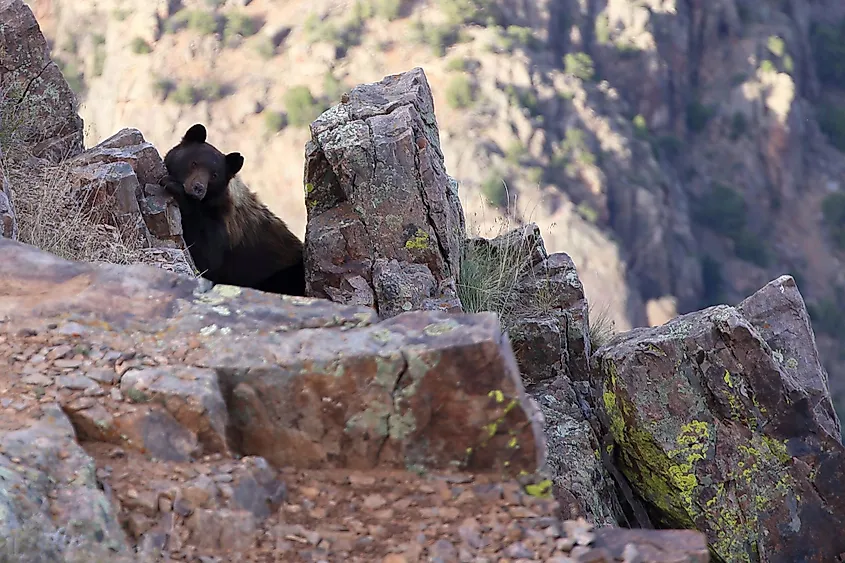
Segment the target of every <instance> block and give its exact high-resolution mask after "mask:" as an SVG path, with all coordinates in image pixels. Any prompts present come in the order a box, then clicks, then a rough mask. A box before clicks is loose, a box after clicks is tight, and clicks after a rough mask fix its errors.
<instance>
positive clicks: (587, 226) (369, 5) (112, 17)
mask: <svg viewBox="0 0 845 563" xmlns="http://www.w3.org/2000/svg"><path fill="white" fill-rule="evenodd" d="M29 3H30V4H31V5H32V6H33V7H34V9H35V11H36V14H37V16H38V19H39V22H41V25H42V26H43V28H44V29H45V32H46V33H47V35H48V36H49V38H50V39H51V42H52V48H53V53H54V55H55V57H56V58H57V59H58V60H59V61H60V62H62V64H63V68H64V72H65V75H66V76H68V77H69V78H70V79H71V83H72V85H73V86H74V88H75V89H76V91H77V92H78V93H79V95H80V99H81V102H82V104H81V115H82V116H83V117H84V119H85V123H86V136H87V139H88V143H89V144H93V143H95V142H97V141H99V140H101V139H103V138H105V137H106V136H108V135H110V134H111V133H112V132H113V131H115V130H117V129H119V128H121V127H124V126H129V127H139V126H143V130H144V134H145V135H146V137H147V138H148V139H149V140H150V141H151V142H153V144H155V145H156V146H159V147H168V146H170V145H171V144H173V143H174V142H176V140H177V138H178V135H179V132H180V131H182V130H184V129H185V128H186V127H188V126H190V125H191V124H192V123H194V122H196V121H203V122H205V123H206V124H207V125H208V126H209V127H210V128H211V130H212V131H213V132H214V135H213V136H214V138H215V139H217V142H218V143H219V144H220V145H222V146H225V147H226V148H227V150H235V149H237V150H240V151H241V152H243V153H244V154H245V156H246V161H247V164H246V167H245V169H244V172H243V177H244V179H245V180H246V181H247V182H248V183H249V184H250V186H252V187H253V188H255V189H256V190H257V191H259V193H261V194H262V196H263V197H264V198H265V200H267V201H268V203H269V204H270V205H271V206H272V208H273V209H274V210H275V211H276V212H278V213H279V214H280V215H282V216H283V217H284V218H285V219H286V220H287V221H288V222H289V223H290V224H291V225H292V226H293V227H294V228H295V231H296V232H297V233H299V234H300V235H301V234H302V233H303V232H304V226H305V209H304V205H303V179H302V174H303V166H304V152H303V150H302V147H303V145H304V142H305V140H307V138H308V132H307V128H306V127H305V125H307V124H308V122H309V121H310V118H313V117H314V116H315V115H316V112H317V110H318V109H322V108H324V107H327V105H329V104H330V103H334V102H335V101H336V100H337V99H338V98H339V95H340V93H341V92H342V91H343V90H344V89H346V88H347V87H349V86H351V85H352V84H357V83H362V82H372V81H376V80H379V79H380V78H381V77H382V76H384V75H387V74H391V73H395V72H400V71H404V70H407V69H408V68H411V67H414V66H421V67H423V68H425V70H426V73H427V75H428V77H429V80H430V82H431V85H432V90H433V92H434V96H435V105H436V108H437V112H438V117H439V118H440V124H441V136H442V145H443V152H444V155H445V158H446V165H447V169H448V171H449V173H450V174H451V175H453V176H454V177H455V178H456V179H457V180H458V181H459V182H460V186H461V188H460V197H461V199H462V201H463V203H464V207H465V209H466V211H467V222H468V223H469V224H470V225H471V226H473V228H475V229H477V230H479V231H481V232H482V233H490V232H491V231H495V230H497V229H501V227H500V226H499V225H500V222H501V221H502V216H503V213H502V209H501V208H496V207H495V206H494V207H491V206H489V205H486V202H487V201H494V202H495V203H497V204H504V203H505V202H506V201H507V198H508V196H510V206H511V210H510V214H509V218H510V219H509V220H511V221H514V220H515V221H517V222H518V221H522V220H533V221H535V222H536V223H537V224H538V225H539V226H540V228H541V231H542V232H543V234H544V237H545V240H546V245H547V246H548V248H549V250H550V251H552V252H555V251H566V252H567V253H569V254H570V255H571V256H572V257H573V259H574V260H575V263H576V264H577V266H578V269H579V272H580V273H581V276H582V278H583V279H584V283H585V285H586V288H587V293H588V295H589V296H590V297H591V298H592V302H593V303H594V306H595V307H596V308H597V309H603V308H609V310H610V314H611V317H612V318H613V319H614V320H615V321H616V324H617V328H619V329H626V328H628V327H630V326H638V325H645V324H659V323H661V322H664V321H665V320H667V319H668V318H671V316H673V315H674V314H676V312H686V311H690V310H693V309H695V308H697V307H700V306H702V305H706V304H712V303H717V302H731V303H733V302H737V301H739V300H740V299H741V298H742V297H743V296H744V295H748V294H749V293H750V292H751V291H753V290H754V288H757V287H760V286H761V285H763V284H764V283H766V281H767V280H769V279H772V278H773V277H775V276H777V275H780V274H782V273H791V274H793V275H795V276H796V278H797V279H798V280H799V283H800V285H801V289H802V291H803V292H804V294H805V295H806V296H807V298H808V302H809V303H810V308H811V311H812V312H813V314H814V317H815V319H816V322H817V325H816V326H817V329H818V332H819V344H820V346H821V347H822V351H823V355H824V358H825V361H826V365H827V366H828V368H829V369H830V371H831V373H833V374H834V377H833V385H834V393H835V394H838V392H839V390H840V389H845V371H843V366H845V362H843V359H842V358H841V352H838V350H839V349H840V346H839V342H840V341H841V339H842V338H843V336H842V335H843V332H845V330H843V326H842V323H841V321H840V320H839V319H840V318H841V314H840V313H838V312H837V311H842V310H843V307H845V294H843V292H845V274H843V272H845V268H843V254H842V249H841V248H840V247H837V244H836V241H837V240H840V241H841V240H842V239H841V234H839V235H838V234H837V233H840V232H841V223H842V221H843V219H842V215H843V214H845V213H843V212H842V208H843V207H845V206H843V205H842V204H841V202H842V199H843V196H841V194H842V187H841V186H840V182H841V178H842V174H843V170H845V157H843V155H842V153H841V152H839V151H838V150H837V149H836V148H834V146H835V145H836V144H837V143H840V144H842V143H841V142H839V141H838V140H837V139H839V136H841V135H842V132H841V131H840V129H837V123H838V122H837V117H836V116H838V115H840V114H839V113H836V112H837V111H841V110H836V109H835V108H836V107H838V106H836V103H837V100H838V92H839V87H840V86H842V80H841V78H842V76H841V73H837V70H836V65H837V64H839V63H838V62H837V61H838V59H837V57H836V56H835V53H837V52H838V51H837V49H841V45H840V43H841V39H838V37H839V36H838V35H837V34H836V33H835V25H833V24H830V23H829V22H837V21H840V20H841V19H842V18H843V17H845V8H843V6H842V5H841V3H839V2H836V1H834V0H827V1H823V0H815V1H810V0H799V1H794V2H790V3H784V2H780V1H775V0H766V1H762V2H760V1H756V0H724V1H722V2H688V1H677V0H670V1H668V2H664V1H661V2H656V1H650V2H634V1H631V0H617V1H612V2H598V1H594V0H590V1H587V2H583V1H582V2H576V1H575V0H567V1H564V2H537V3H527V4H526V3H522V2H514V1H510V0H489V1H484V2H482V1H480V0H465V1H458V0H437V1H433V0H432V1H427V2H426V1H410V0H405V1H402V0H383V1H380V2H373V1H371V0H360V1H358V2H356V3H354V4H351V5H349V6H347V3H340V2H332V1H329V0H322V1H318V2H298V1H286V2H270V1H269V0H252V1H250V2H224V1H219V2H205V1H199V0H193V1H192V0H185V1H184V2H165V1H159V2H148V3H142V4H139V5H137V6H135V5H132V6H130V5H129V4H128V3H125V2H123V1H122V0H106V1H103V2H89V1H84V0H83V1H76V0H74V1H73V2H67V1H63V0H30V2H29ZM819 23H821V24H826V25H827V26H828V28H822V29H819V28H817V25H818V24H819ZM831 26H833V27H832V29H833V30H834V33H831V29H830V28H831ZM820 69H821V70H820ZM825 69H827V70H825ZM301 86H307V88H308V89H309V90H310V94H309V93H308V92H306V91H305V90H303V89H302V88H301ZM312 95H313V96H312ZM820 118H821V119H820ZM285 123H287V126H285ZM503 180H504V181H505V182H506V185H507V192H506V191H505V190H504V189H503V184H502V181H503ZM517 196H518V197H517ZM831 198H833V199H831ZM836 237H839V239H837V238H836Z"/></svg>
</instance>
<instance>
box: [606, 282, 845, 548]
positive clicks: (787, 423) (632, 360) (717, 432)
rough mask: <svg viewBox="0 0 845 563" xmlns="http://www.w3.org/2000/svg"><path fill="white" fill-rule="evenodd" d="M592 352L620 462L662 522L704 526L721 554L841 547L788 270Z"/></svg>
mask: <svg viewBox="0 0 845 563" xmlns="http://www.w3.org/2000/svg"><path fill="white" fill-rule="evenodd" d="M595 359H597V361H598V364H599V366H600V369H601V376H602V380H603V387H602V389H601V397H600V399H599V400H600V401H601V404H602V408H603V410H604V412H605V414H606V416H607V418H606V420H607V424H609V428H606V430H607V431H609V432H610V433H611V434H612V436H613V439H614V440H615V442H616V444H617V451H616V461H617V464H618V466H619V467H620V468H621V470H622V472H623V473H624V474H625V476H626V477H627V478H628V480H629V481H630V483H631V485H632V487H633V489H634V490H635V491H636V492H637V494H638V495H639V496H641V497H642V498H643V499H644V500H645V501H646V502H647V503H648V504H649V505H650V506H651V507H652V509H653V514H654V517H655V519H656V521H657V522H658V523H660V524H662V525H664V526H680V527H688V528H696V529H698V530H701V531H703V532H705V533H706V534H707V536H708V540H709V542H710V546H711V548H712V549H713V552H714V553H715V555H716V556H718V557H719V558H720V559H721V560H724V561H741V560H755V561H764V562H772V563H774V562H784V563H785V562H787V561H808V562H819V563H821V562H822V561H833V560H834V559H835V558H837V557H838V556H839V554H841V553H842V552H845V538H843V537H842V534H841V533H839V531H840V530H841V529H842V526H843V524H845V496H843V494H842V488H841V482H842V479H843V470H845V446H843V445H842V443H841V441H840V432H839V427H840V426H839V421H838V419H837V417H836V415H835V413H834V412H833V411H832V409H831V407H830V397H829V395H828V394H827V390H826V380H827V376H826V374H825V373H824V370H823V368H821V366H820V364H819V363H818V360H817V352H816V348H815V343H814V341H813V336H812V331H811V330H810V329H809V323H808V322H807V313H806V309H805V308H804V304H803V300H802V299H801V295H800V293H799V292H798V289H797V287H796V286H795V281H794V280H793V279H792V278H791V277H789V276H783V277H781V278H779V279H777V280H775V281H774V282H772V283H771V284H769V285H768V286H766V287H764V288H763V289H762V290H760V291H759V292H758V293H757V294H755V295H752V296H751V297H749V298H748V299H747V300H746V301H744V302H743V303H742V304H741V305H740V306H739V307H737V308H734V307H729V306H726V305H720V306H716V307H712V308H709V309H705V310H703V311H699V312H696V313H690V314H687V315H683V316H681V317H677V318H675V319H673V320H671V321H670V322H668V323H666V324H665V325H663V326H660V327H656V328H648V329H645V328H641V329H635V330H632V331H630V332H628V333H624V334H620V335H617V336H616V337H615V338H614V339H613V340H612V341H611V342H610V343H608V344H607V345H606V346H604V347H602V348H600V349H599V350H598V351H597V352H596V354H595Z"/></svg>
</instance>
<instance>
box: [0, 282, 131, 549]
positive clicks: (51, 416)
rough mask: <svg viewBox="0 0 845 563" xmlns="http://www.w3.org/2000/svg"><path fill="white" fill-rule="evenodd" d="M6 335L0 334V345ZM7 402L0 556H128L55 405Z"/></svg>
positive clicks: (2, 413) (2, 414)
mask: <svg viewBox="0 0 845 563" xmlns="http://www.w3.org/2000/svg"><path fill="white" fill-rule="evenodd" d="M0 299H2V298H0ZM4 340H5V336H0V347H2V342H4ZM5 401H7V399H6V398H3V399H2V405H3V408H2V409H0V475H2V482H3V487H2V491H0V513H2V515H3V517H2V518H0V558H3V559H4V560H6V561H78V562H82V561H96V560H97V558H102V559H103V560H108V561H122V562H126V563H128V562H129V561H131V560H132V559H130V558H129V554H130V548H129V544H128V542H127V538H126V536H125V534H124V532H123V530H122V529H121V526H120V523H119V522H118V518H117V514H116V511H115V510H114V507H113V506H112V504H111V502H110V499H109V497H108V495H107V494H106V493H104V492H103V491H102V490H101V489H100V488H99V486H98V483H97V479H96V477H95V475H94V467H93V460H92V459H91V457H90V456H89V455H88V454H86V453H85V451H84V450H83V449H82V448H81V447H80V446H79V444H78V443H77V442H76V438H77V436H76V433H75V432H74V428H73V426H72V425H71V423H70V421H69V420H68V418H67V416H65V414H64V413H63V412H62V410H61V408H60V407H59V406H58V405H57V404H56V403H43V404H40V405H39V404H33V405H29V406H28V407H27V408H17V407H18V406H19V405H16V408H14V409H9V408H8V407H7V404H6V402H5ZM9 402H11V401H9Z"/></svg>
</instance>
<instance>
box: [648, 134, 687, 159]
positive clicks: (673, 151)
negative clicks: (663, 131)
mask: <svg viewBox="0 0 845 563" xmlns="http://www.w3.org/2000/svg"><path fill="white" fill-rule="evenodd" d="M683 147H684V142H683V141H682V140H681V139H679V138H678V137H676V136H674V135H660V136H659V137H657V138H656V139H654V140H653V142H652V149H653V150H654V151H655V152H657V153H658V154H659V155H661V156H662V157H664V158H666V159H668V160H670V161H672V160H675V159H676V158H678V157H679V156H680V155H681V150H683Z"/></svg>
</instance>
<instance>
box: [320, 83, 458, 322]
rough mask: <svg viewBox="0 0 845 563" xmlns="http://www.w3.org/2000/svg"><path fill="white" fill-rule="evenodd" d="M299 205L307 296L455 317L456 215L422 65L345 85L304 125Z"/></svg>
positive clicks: (384, 311) (391, 311)
mask: <svg viewBox="0 0 845 563" xmlns="http://www.w3.org/2000/svg"><path fill="white" fill-rule="evenodd" d="M305 203H306V207H307V208H308V225H307V228H306V232H305V256H306V258H305V266H306V280H307V288H308V289H307V291H308V294H309V295H314V296H317V297H325V298H329V299H331V300H333V301H337V302H340V303H354V304H360V305H367V306H371V307H375V308H376V309H377V310H378V311H379V313H380V314H381V315H382V316H384V317H390V316H394V315H397V314H399V313H401V312H402V311H409V310H412V309H437V308H441V309H445V310H453V311H454V310H460V303H459V302H458V300H457V293H456V288H455V282H456V278H457V275H458V273H459V272H460V262H461V249H462V244H463V239H464V216H463V209H462V208H461V203H460V200H459V199H458V192H457V184H456V183H455V182H454V181H453V180H452V179H451V178H449V176H448V175H447V174H446V170H445V166H444V163H443V154H442V153H441V151H440V139H439V133H438V130H437V120H436V118H435V115H434V103H433V99H432V95H431V89H430V88H429V85H428V81H427V80H426V77H425V73H424V72H423V70H422V69H421V68H415V69H413V70H411V71H408V72H405V73H402V74H399V75H393V76H388V77H386V78H384V79H383V80H382V81H381V82H378V83H375V84H364V85H360V86H357V87H355V88H353V89H352V90H351V91H350V92H348V93H347V94H346V95H345V96H344V98H343V99H342V100H341V103H340V104H338V105H336V106H334V107H333V108H331V109H329V110H327V111H326V112H325V113H323V114H322V115H321V116H320V117H319V118H317V120H316V121H314V122H313V123H312V124H311V141H310V142H309V143H308V145H307V146H306V165H305Z"/></svg>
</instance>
